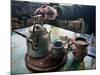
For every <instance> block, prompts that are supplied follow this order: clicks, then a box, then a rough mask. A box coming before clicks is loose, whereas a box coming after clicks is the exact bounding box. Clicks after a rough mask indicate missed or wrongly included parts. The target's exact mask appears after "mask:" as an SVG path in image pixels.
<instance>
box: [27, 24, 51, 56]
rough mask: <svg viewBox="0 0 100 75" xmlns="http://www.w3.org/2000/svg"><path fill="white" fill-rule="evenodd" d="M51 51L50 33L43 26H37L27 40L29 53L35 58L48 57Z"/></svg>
mask: <svg viewBox="0 0 100 75" xmlns="http://www.w3.org/2000/svg"><path fill="white" fill-rule="evenodd" d="M49 51H50V32H48V31H47V30H46V28H45V27H43V26H42V25H39V24H36V25H35V26H34V28H33V32H32V34H31V35H30V37H29V38H28V40H27V53H28V54H29V56H31V57H34V58H41V57H44V56H46V55H48V53H49Z"/></svg>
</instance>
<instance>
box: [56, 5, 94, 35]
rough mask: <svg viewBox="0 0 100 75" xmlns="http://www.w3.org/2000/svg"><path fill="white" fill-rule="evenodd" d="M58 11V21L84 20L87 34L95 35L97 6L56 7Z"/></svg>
mask: <svg viewBox="0 0 100 75" xmlns="http://www.w3.org/2000/svg"><path fill="white" fill-rule="evenodd" d="M54 8H55V9H57V11H58V16H57V17H56V19H62V20H77V19H79V18H83V19H84V21H85V23H86V24H85V28H86V33H88V34H91V33H94V34H95V28H96V23H95V20H96V6H92V5H91V6H89V5H72V6H61V5H59V6H56V7H54Z"/></svg>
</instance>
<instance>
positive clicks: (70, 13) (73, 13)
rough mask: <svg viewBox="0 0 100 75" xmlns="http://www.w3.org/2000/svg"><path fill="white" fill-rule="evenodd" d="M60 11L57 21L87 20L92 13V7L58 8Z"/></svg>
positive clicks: (73, 6)
mask: <svg viewBox="0 0 100 75" xmlns="http://www.w3.org/2000/svg"><path fill="white" fill-rule="evenodd" d="M54 8H56V9H57V11H58V16H57V19H63V20H75V19H79V18H87V16H89V15H87V14H89V13H90V12H91V9H90V8H91V6H86V5H72V6H71V5H70V6H61V5H59V6H56V7H54Z"/></svg>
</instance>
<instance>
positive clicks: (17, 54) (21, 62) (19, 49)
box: [11, 24, 95, 74]
mask: <svg viewBox="0 0 100 75" xmlns="http://www.w3.org/2000/svg"><path fill="white" fill-rule="evenodd" d="M44 27H46V28H47V30H48V32H49V31H50V30H51V31H52V32H51V35H50V36H51V42H54V41H57V40H59V36H67V37H68V38H74V37H75V36H80V35H81V34H79V33H75V32H72V31H68V30H65V29H61V28H58V27H54V26H50V25H48V24H45V25H44ZM31 29H32V27H29V28H23V29H18V30H16V31H18V32H20V33H22V34H24V35H26V36H27V37H28V36H29V34H28V33H29V31H31ZM54 37H55V38H54ZM26 53H27V45H26V39H25V38H24V37H22V36H20V35H18V34H16V33H15V32H12V34H11V73H12V74H16V73H17V74H19V73H20V74H23V73H32V72H31V71H30V70H29V69H27V67H26V65H25V54H26ZM72 58H73V55H72V53H71V52H69V53H68V59H67V61H66V62H65V64H64V65H63V66H62V67H61V68H59V69H58V70H56V71H66V70H69V69H68V66H70V63H71V62H72V61H73V59H72ZM93 61H94V63H95V60H94V59H93ZM93 61H92V58H91V57H89V56H87V57H86V58H85V61H84V62H85V64H86V65H85V67H86V69H92V68H91V65H92V63H93ZM88 64H90V65H88ZM81 65H82V66H83V65H84V64H83V63H82V64H81ZM79 67H80V63H77V65H75V68H71V69H72V70H79V69H84V68H83V67H81V68H79Z"/></svg>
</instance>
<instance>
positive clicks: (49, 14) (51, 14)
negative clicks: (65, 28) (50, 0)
mask: <svg viewBox="0 0 100 75" xmlns="http://www.w3.org/2000/svg"><path fill="white" fill-rule="evenodd" d="M34 14H41V15H42V18H43V19H47V20H54V19H55V18H56V16H57V10H56V9H54V8H53V7H50V6H47V5H43V6H41V7H40V8H38V9H36V11H35V12H34Z"/></svg>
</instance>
